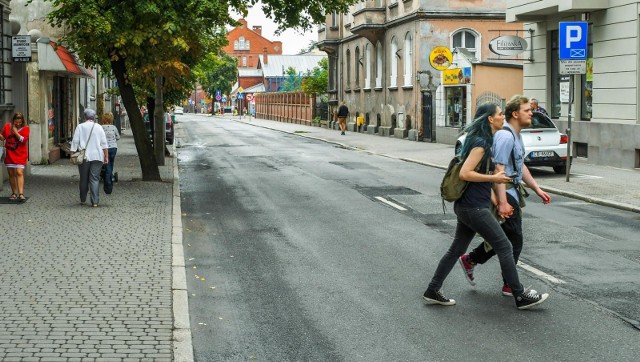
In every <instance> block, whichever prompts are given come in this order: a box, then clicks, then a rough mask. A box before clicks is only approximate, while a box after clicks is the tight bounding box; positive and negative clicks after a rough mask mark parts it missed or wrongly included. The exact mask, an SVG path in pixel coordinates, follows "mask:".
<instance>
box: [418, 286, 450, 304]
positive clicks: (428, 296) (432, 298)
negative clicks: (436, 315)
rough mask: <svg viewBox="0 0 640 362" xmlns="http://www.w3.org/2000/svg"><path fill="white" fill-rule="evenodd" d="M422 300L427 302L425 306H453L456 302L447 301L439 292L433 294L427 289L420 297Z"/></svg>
mask: <svg viewBox="0 0 640 362" xmlns="http://www.w3.org/2000/svg"><path fill="white" fill-rule="evenodd" d="M422 299H424V300H425V302H427V304H440V305H455V304H456V301H455V300H453V299H449V298H447V297H445V296H444V294H442V291H441V290H438V291H437V292H434V291H433V290H430V289H427V291H426V292H424V295H423V296H422Z"/></svg>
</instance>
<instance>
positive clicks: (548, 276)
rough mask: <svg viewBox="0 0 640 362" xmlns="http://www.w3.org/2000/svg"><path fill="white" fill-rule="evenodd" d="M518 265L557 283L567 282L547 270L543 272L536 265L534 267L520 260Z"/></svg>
mask: <svg viewBox="0 0 640 362" xmlns="http://www.w3.org/2000/svg"><path fill="white" fill-rule="evenodd" d="M518 266H520V267H521V268H522V269H524V270H526V271H528V272H531V273H533V274H535V275H537V276H539V277H541V278H544V279H546V280H548V281H550V282H552V283H556V284H565V281H564V280H562V279H558V278H556V277H554V276H553V275H549V274H547V273H545V272H543V271H542V270H539V269H536V268H534V267H532V266H531V265H529V264H525V263H523V262H522V261H518Z"/></svg>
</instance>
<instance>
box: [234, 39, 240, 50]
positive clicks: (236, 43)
mask: <svg viewBox="0 0 640 362" xmlns="http://www.w3.org/2000/svg"><path fill="white" fill-rule="evenodd" d="M233 49H235V50H238V49H240V43H239V42H238V41H237V40H236V41H234V42H233Z"/></svg>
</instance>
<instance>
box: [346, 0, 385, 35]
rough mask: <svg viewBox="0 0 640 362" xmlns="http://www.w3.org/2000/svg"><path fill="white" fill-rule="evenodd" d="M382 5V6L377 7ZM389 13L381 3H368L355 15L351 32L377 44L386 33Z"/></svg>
mask: <svg viewBox="0 0 640 362" xmlns="http://www.w3.org/2000/svg"><path fill="white" fill-rule="evenodd" d="M378 3H380V4H379V5H380V6H376V5H377V4H378ZM386 20H387V12H386V9H385V7H384V5H382V4H381V2H380V1H367V2H366V5H365V7H364V8H362V9H360V10H357V11H356V12H354V13H353V26H352V27H351V32H352V33H353V34H357V35H360V36H362V37H365V38H367V39H368V40H369V41H370V42H371V43H373V44H375V43H376V42H377V41H378V40H380V38H381V37H382V35H383V34H384V32H385V23H386Z"/></svg>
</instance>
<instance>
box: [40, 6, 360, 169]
mask: <svg viewBox="0 0 640 362" xmlns="http://www.w3.org/2000/svg"><path fill="white" fill-rule="evenodd" d="M44 1H49V2H51V3H52V4H53V5H54V8H55V10H54V11H52V12H51V13H50V14H49V15H48V20H49V22H50V24H51V25H53V26H58V27H64V28H65V30H66V31H65V36H64V37H63V38H62V39H60V42H61V43H62V44H64V45H67V46H69V47H70V48H71V49H73V50H74V51H75V52H77V53H78V55H79V56H80V58H81V60H82V61H83V62H84V63H85V64H86V65H88V66H96V65H99V66H101V69H108V68H109V67H110V68H111V71H112V72H113V75H114V76H115V78H116V80H117V81H118V87H119V91H120V95H121V96H122V100H123V104H124V106H125V108H126V110H127V113H128V114H129V117H130V120H131V129H132V131H133V135H134V139H135V143H136V149H137V151H138V155H139V160H140V166H141V169H142V177H143V180H152V181H153V180H160V172H159V169H158V165H157V162H156V160H155V157H154V156H153V152H152V147H151V143H150V141H149V139H148V137H147V135H146V131H145V127H144V123H143V121H142V117H141V115H140V112H139V107H138V103H137V101H136V96H138V97H139V98H144V95H140V94H136V92H135V89H142V90H145V89H146V90H148V89H154V88H153V87H154V82H153V81H154V80H155V78H156V77H163V79H164V83H163V84H164V85H163V87H164V88H165V90H170V89H174V90H175V89H180V85H181V84H183V81H184V79H185V78H190V77H191V75H190V71H191V67H192V66H194V65H195V64H196V62H197V59H199V58H200V57H201V56H202V55H203V54H207V53H208V52H210V51H214V52H215V51H218V50H219V49H221V47H222V46H223V44H224V42H225V41H226V39H225V38H224V36H223V35H222V34H224V28H225V26H227V25H235V24H236V21H235V20H233V19H232V18H231V16H230V14H232V10H235V11H237V12H239V13H240V14H241V15H243V16H245V15H246V14H247V11H248V9H249V8H250V7H251V6H253V5H256V4H257V3H258V0H248V1H240V0H227V1H218V0H181V1H175V0H92V1H88V0H44ZM355 2H356V0H308V1H304V2H299V1H281V0H262V1H261V4H262V5H261V6H262V9H263V11H264V12H265V14H267V17H268V18H271V19H274V20H275V21H276V22H277V24H278V26H279V30H284V29H286V28H290V27H297V28H303V29H310V28H311V27H312V25H313V24H314V23H321V22H324V20H325V14H328V13H330V12H332V11H334V10H335V11H337V12H339V13H344V12H345V11H346V10H347V8H348V6H349V5H351V4H353V3H355ZM134 86H136V88H134Z"/></svg>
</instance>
